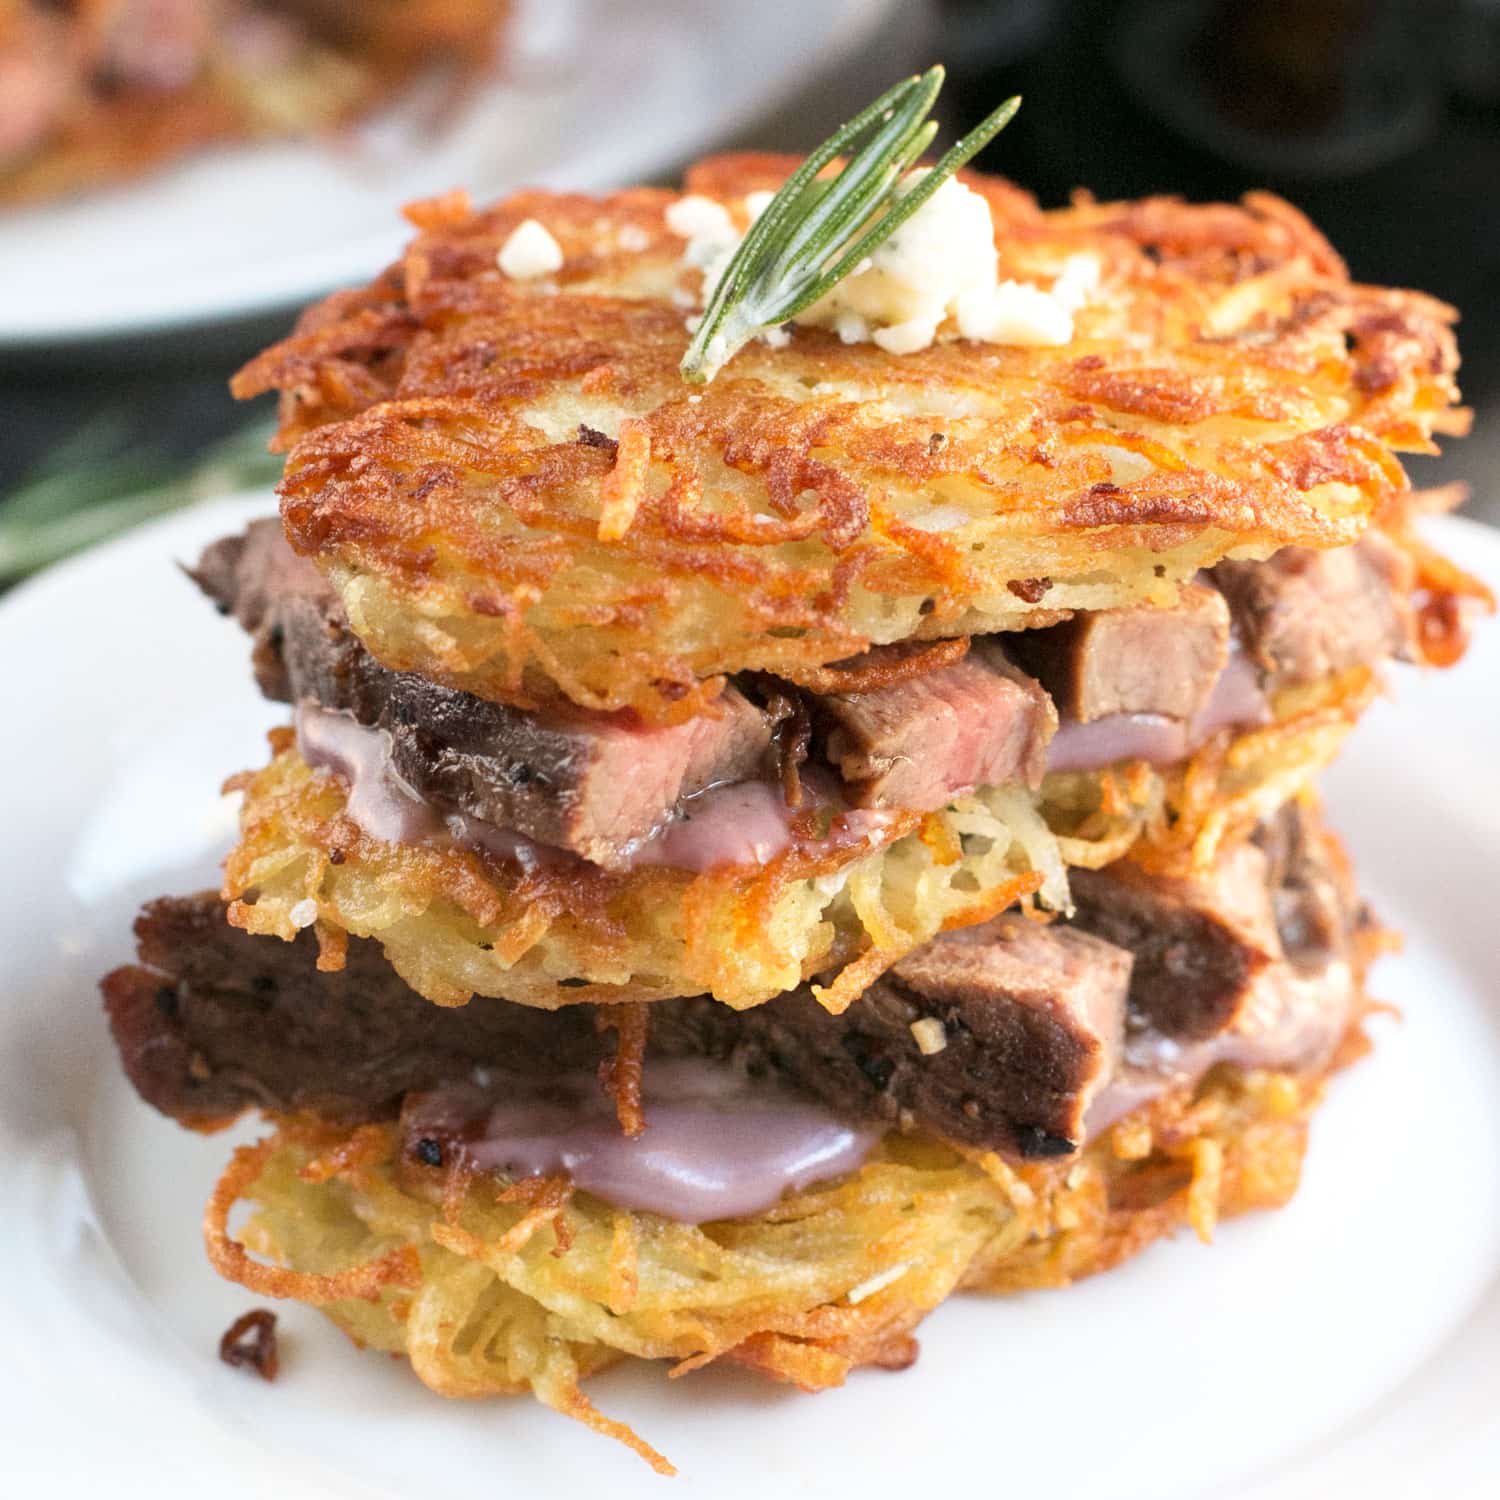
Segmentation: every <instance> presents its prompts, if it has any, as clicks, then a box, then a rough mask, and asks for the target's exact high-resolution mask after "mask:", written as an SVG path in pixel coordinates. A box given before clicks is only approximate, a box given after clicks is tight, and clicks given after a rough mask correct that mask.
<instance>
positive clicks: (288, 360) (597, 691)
mask: <svg viewBox="0 0 1500 1500" xmlns="http://www.w3.org/2000/svg"><path fill="white" fill-rule="evenodd" d="M790 165H791V162H790V160H789V159H786V158H774V157H762V156H739V157H726V158H718V159H712V160H709V161H707V162H704V163H702V164H700V165H699V166H698V167H697V168H695V169H694V170H693V171H692V172H691V173H690V174H689V177H688V182H687V186H688V188H689V189H690V190H692V191H695V192H698V193H704V194H708V195H711V196H713V197H715V198H716V199H718V200H720V201H721V202H722V203H724V204H725V205H726V206H727V207H728V208H729V210H730V211H731V212H732V213H733V215H734V216H735V218H736V221H737V222H738V223H740V224H744V223H745V222H746V210H745V203H744V200H745V195H746V194H747V193H748V192H751V191H754V190H759V189H762V188H765V187H767V186H774V185H775V184H776V183H777V182H778V181H779V180H780V178H781V177H782V176H783V175H784V174H785V173H786V172H787V170H788V169H789V167H790ZM966 180H967V181H968V182H969V183H970V185H971V186H973V187H974V188H975V189H976V190H977V191H979V192H981V193H982V194H983V195H984V197H985V198H986V199H987V201H988V203H989V206H990V209H991V213H992V217H993V220H994V224H995V237H996V242H997V245H998V249H999V256H1000V274H1001V276H1002V277H1010V278H1015V279H1019V280H1022V281H1030V282H1033V283H1037V282H1040V283H1042V284H1048V283H1050V280H1051V279H1052V278H1054V277H1055V276H1057V275H1058V274H1059V272H1060V270H1061V268H1062V265H1063V263H1064V262H1065V261H1066V259H1067V258H1068V257H1069V256H1074V255H1078V254H1080V253H1082V254H1087V255H1090V256H1093V257H1094V258H1095V259H1097V261H1098V263H1099V265H1100V268H1101V283H1100V287H1099V291H1098V293H1097V296H1096V297H1095V298H1094V299H1093V300H1092V301H1090V302H1089V303H1088V304H1087V305H1086V306H1084V307H1083V309H1082V310H1081V311H1080V312H1079V313H1078V315H1077V319H1076V330H1075V337H1074V339H1073V341H1072V342H1071V343H1070V344H1068V345H1067V346H1065V347H1061V348H1045V349H1038V348H1021V347H1009V346H1001V345H995V344H986V343H976V342H959V341H948V342H940V343H938V344H935V345H934V346H933V347H931V348H928V349H925V350H922V351H920V352H918V353H914V354H907V355H900V356H897V355H891V354H888V353H886V352H884V351H883V350H881V349H879V348H877V347H875V346H873V345H868V344H857V345H849V346H846V345H843V344H841V343H840V341H839V340H838V338H837V337H835V336H834V335H833V334H831V333H828V332H825V331H822V330H816V329H797V330H795V331H794V333H793V335H792V337H791V339H790V341H789V342H788V343H786V344H785V346H784V347H780V348H774V349H773V348H770V347H768V346H766V345H764V344H754V345H751V346H750V347H749V348H747V349H745V350H744V351H743V352H742V353H741V354H740V355H738V356H737V357H736V358H735V359H734V360H733V361H732V362H731V364H730V365H729V366H728V367H727V368H726V369H725V370H724V372H723V373H722V374H721V375H720V376H719V377H718V378H717V379H716V380H715V381H714V382H713V383H712V384H711V385H710V386H708V387H707V388H706V389H704V390H690V389H689V387H687V386H686V385H685V384H684V383H683V382H682V380H681V378H680V377H679V375H678V372H677V365H678V361H679V360H680V358H681V356H682V353H683V351H684V349H685V347H686V344H687V339H688V334H687V331H686V328H685V326H684V318H685V311H684V309H685V307H690V306H691V305H692V303H693V300H694V297H695V296H696V294H697V292H698V288H699V281H700V273H699V272H697V271H688V270H684V269H683V265H682V261H681V254H682V250H683V244H684V242H683V241H682V240H681V239H680V238H679V237H678V236H677V235H676V234H674V233H673V232H672V230H671V229H670V228H669V227H668V225H667V222H666V218H665V214H666V210H667V209H668V207H669V206H670V205H671V204H672V203H673V202H674V201H676V197H677V195H675V194H673V193H671V192H667V191H663V190H657V189H636V190H632V191H627V192H622V193H617V194H615V195H612V196H610V197H605V198H588V197H582V196H578V195H562V194H553V193H546V192H541V191H527V192H522V193H518V194H516V195H515V196H514V197H512V198H509V199H507V200H506V201H504V202H503V203H501V204H499V205H497V206H495V207H493V208H489V209H485V210H477V211H476V210H474V209H472V208H471V207H470V205H469V203H468V201H467V199H466V198H464V197H463V196H462V195H453V196H450V197H448V198H445V199H441V200H437V201H434V202H429V203H425V204H420V205H417V206H415V207H414V208H413V209H412V210H411V217H412V219H413V221H414V222H415V224H416V225H417V227H418V230H419V233H418V234H417V237H416V238H415V240H414V241H413V242H412V243H411V245H410V247H409V248H408V250H407V251H406V253H405V255H404V256H403V258H402V259H401V260H400V261H399V262H398V263H397V264H396V265H395V266H393V267H391V268H390V269H389V270H387V271H386V272H385V273H384V274H383V275H382V276H380V277H379V278H378V279H377V280H376V281H375V282H374V283H372V284H371V285H370V286H368V287H366V288H363V289H360V290H356V291H349V292H343V293H339V294H337V295H335V296H333V297H331V298H329V299H328V300H327V301H326V302H324V303H322V304H321V305H319V306H317V307H314V308H313V309H311V310H310V311H309V312H308V313H306V314H305V315H304V317H303V319H302V321H301V323H300V324H299V326H298V329H297V331H296V332H295V333H294V334H293V336H292V337H290V338H289V339H287V340H285V341H284V342H282V343H280V344H278V345H276V346H275V347H274V348H272V349H270V350H268V351H267V352H266V353H264V354H262V355H261V356H260V357H259V358H258V359H256V360H255V361H254V362H253V363H252V364H250V365H249V366H248V367H247V368H246V369H245V370H243V371H242V372H241V373H240V375H239V376H238V378H237V380H236V383H235V389H236V391H237V392H238V394H240V395H242V396H250V395H254V394H256V393H258V392H261V391H266V390H271V389H276V390H279V391H281V392H282V428H281V434H280V442H281V444H282V445H283V446H285V447H287V448H289V449H290V453H289V458H288V462H287V469H286V475H285V478H284V480H283V483H282V486H281V496H282V514H283V517H284V520H285V523H286V527H287V532H288V535H289V537H290V538H291V540H292V542H293V544H294V545H295V546H296V547H297V548H298V549H299V550H300V551H302V552H304V553H306V554H308V555H310V556H314V557H316V558H317V560H318V562H319V563H320V565H321V566H322V567H323V568H324V569H325V570H326V571H327V573H328V575H329V576H330V578H331V579H332V580H333V581H334V583H335V584H336V586H337V587H338V589H339V592H340V594H341V596H342V598H343V601H344V604H345V607H346V609H347V611H348V614H349V618H350V621H351V623H352V624H353V627H354V629H355V630H356V631H357V632H358V633H359V634H360V635H361V637H362V638H363V639H364V640H365V641H366V643H367V644H368V645H369V646H370V647H371V649H372V650H373V651H374V652H375V654H376V655H377V656H379V657H380V658H381V660H383V661H384V662H386V663H387V664H388V665H389V666H392V667H395V668H398V669H402V670H411V671H417V672H420V673H422V674H423V675H425V676H428V677H430V678H432V679H434V680H436V681H439V682H443V683H447V684H449V685H451V686H455V687H459V688H463V689H466V690H468V691H471V692H474V693H476V694H479V695H480V696H485V697H490V698H495V699H500V700H503V701H508V702H514V703H519V704H528V703H535V702H538V701H542V700H545V699H546V698H548V697H552V696H556V695H557V694H563V695H566V696H567V697H569V698H571V699H573V700H575V701H577V702H579V703H583V704H586V705H589V706H592V707H597V708H618V707H622V706H626V705H630V706H633V707H635V708H637V709H638V710H640V711H641V712H642V713H644V714H647V715H648V716H650V717H652V718H654V719H657V720H661V719H666V718H671V717H673V716H680V715H683V714H685V713H687V712H689V711H691V710H692V709H693V708H695V707H697V706H699V705H700V704H701V703H702V701H703V700H704V698H705V697H706V696H708V695H711V694H712V693H713V692H715V691H717V686H718V682H719V679H720V674H723V673H726V672H731V671H735V670H740V669H767V670H770V671H774V672H776V673H778V674H780V675H782V676H784V677H787V678H790V679H792V680H793V681H803V680H807V679H808V678H809V677H810V676H811V675H813V674H815V673H816V671H817V669H818V668H820V667H822V666H823V665H825V664H826V663H829V662H831V661H835V660H838V659H841V658H844V657H848V656H850V655H852V654H854V653H857V652H859V651H861V650H863V649H865V648H866V647H868V646H869V645H871V644H872V643H876V642H888V641H893V640H898V639H904V638H907V637H911V636H914V635H916V636H929V637H938V636H950V635H957V634H962V633H969V632H980V631H990V630H996V629H1015V628H1021V627H1025V626H1028V625H1035V624H1039V623H1046V622H1047V621H1048V620H1051V619H1055V618H1056V617H1057V615H1058V612H1059V611H1067V610H1073V609H1097V608H1103V607H1107V606H1111V605H1116V604H1120V603H1122V602H1126V601H1129V600H1133V599H1142V598H1149V599H1154V600H1158V601H1162V602H1170V600H1171V599H1172V598H1174V597H1175V586H1176V583H1177V582H1178V581H1179V580H1181V579H1183V578H1185V577H1188V576H1190V575H1191V574H1192V573H1193V572H1194V570H1196V569H1197V568H1199V567H1202V566H1204V565H1205V564H1208V563H1211V562H1213V561H1214V560H1216V559H1218V558H1220V557H1223V556H1225V555H1230V554H1232V555H1235V556H1264V555H1266V554H1268V553H1270V552H1271V551H1274V550H1275V549H1276V548H1278V547H1280V546H1283V545H1286V544H1289V543H1300V544H1306V545H1311V546H1317V547H1326V546H1336V545H1341V544H1344V543H1347V542H1349V541H1351V540H1353V539H1354V538H1355V537H1356V536H1357V535H1358V533H1359V531H1360V530H1361V528H1362V526H1363V525H1364V524H1365V521H1366V520H1367V518H1368V517H1369V515H1370V514H1371V512H1372V510H1373V509H1374V508H1375V507H1376V505H1377V504H1379V503H1380V502H1381V501H1382V500H1383V499H1385V498H1387V497H1389V496H1390V495H1392V494H1394V493H1396V492H1397V491H1399V490H1401V489H1402V488H1404V486H1405V483H1406V481H1405V477H1404V475H1403V473H1402V471H1401V469H1400V466H1399V464H1398V463H1397V461H1396V460H1395V458H1394V457H1393V453H1394V452H1396V451H1399V450H1411V451H1429V450H1430V449H1431V447H1432V441H1431V439H1432V434H1433V433H1434V432H1435V431H1445V430H1446V431H1457V430H1461V428H1462V425H1463V421H1462V418H1463V416H1464V414H1463V413H1462V412H1460V411H1456V410H1455V409H1454V408H1453V403H1454V402H1455V401H1456V399H1457V390H1456V387H1455V384H1454V380H1453V371H1454V369H1455V367H1456V363H1457V356H1456V352H1455V346H1454V341H1453V338H1452V333H1451V328H1450V324H1451V322H1452V321H1453V318H1454V314H1453V312H1452V310H1451V309H1449V308H1447V307H1446V306H1444V305H1443V304H1441V303H1439V302H1436V301H1434V300H1432V299H1431V298H1428V297H1425V296H1422V295H1420V294H1418V293H1414V292H1404V291H1391V290H1386V289H1383V288H1376V287H1366V286H1360V285H1357V284H1355V283H1352V282H1351V281H1350V279H1349V277H1348V274H1347V272H1346V271H1345V269H1344V267H1343V265H1342V264H1341V262H1340V261H1339V259H1338V258H1337V256H1336V255H1335V254H1334V253H1333V251H1332V250H1331V249H1330V248H1329V246H1328V245H1327V244H1326V242H1325V241H1324V240H1323V239H1322V238H1321V236H1320V235H1319V234H1318V233H1317V231H1316V230H1314V229H1313V228H1312V226H1311V225H1310V224H1308V223H1307V221H1306V220H1304V219H1303V218H1302V217H1301V216H1300V215H1299V214H1298V213H1297V212H1296V211H1295V210H1293V209H1292V208H1290V207H1289V206H1288V205H1287V204H1285V203H1282V202H1281V201H1280V200H1278V199H1275V198H1272V197H1269V196H1268V195H1265V194H1255V195H1251V196H1250V197H1248V198H1247V199H1246V200H1245V202H1244V203H1243V204H1242V205H1239V206H1231V205H1223V204H1209V205H1188V204H1184V203H1180V202H1178V201H1176V200H1173V199H1166V198H1155V199H1147V200H1143V201H1140V202H1134V203H1113V204H1098V203H1094V202H1092V201H1089V200H1087V199H1081V200H1079V201H1078V202H1076V203H1075V204H1074V205H1073V206H1071V207H1069V208H1066V209H1060V210H1055V211H1046V212H1044V211H1042V210H1040V209H1038V208H1037V206H1036V205H1035V203H1034V202H1033V201H1032V199H1031V198H1030V197H1028V196H1027V195H1026V194H1024V193H1021V192H1019V191H1018V190H1017V189H1015V188H1013V187H1011V186H1009V185H1008V184H1006V183H1004V182H1002V181H999V180H997V179H991V178H984V177H980V176H977V175H970V176H969V177H968V178H967V179H966ZM527 219H535V220H538V221H539V222H540V223H541V224H542V225H543V226H544V227H545V228H546V230H547V231H548V233H549V234H551V235H552V236H553V238H554V239H555V240H556V242H557V244H558V245H559V247H560V248H561V251H562V257H563V263H562V267H561V270H560V271H558V272H557V273H556V274H555V275H545V276H540V277H533V278H529V279H524V280H515V279H511V278H509V277H508V276H506V275H505V274H503V273H502V272H501V270H500V269H499V268H498V265H497V254H498V251H499V250H500V248H501V247H502V246H503V245H504V244H505V243H506V241H507V239H508V238H509V236H510V235H511V233H512V232H513V231H514V230H515V229H516V228H517V227H518V226H519V225H520V224H521V223H523V222H524V221H525V220H527Z"/></svg>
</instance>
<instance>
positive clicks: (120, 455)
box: [0, 412, 282, 583]
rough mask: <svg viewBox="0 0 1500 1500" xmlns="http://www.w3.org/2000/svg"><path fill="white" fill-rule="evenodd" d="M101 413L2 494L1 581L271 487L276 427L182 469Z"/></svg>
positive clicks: (254, 430)
mask: <svg viewBox="0 0 1500 1500" xmlns="http://www.w3.org/2000/svg"><path fill="white" fill-rule="evenodd" d="M129 427H130V424H129V423H128V422H127V421H126V420H125V419H124V417H123V416H121V415H120V414H119V413H114V412H111V413H105V414H103V415H101V416H99V417H98V418H96V419H94V420H93V421H90V422H88V423H86V424H85V425H84V426H83V427H81V428H79V430H78V431H77V432H75V433H74V434H73V436H72V437H70V438H68V439H67V440H66V441H65V442H62V443H59V444H58V445H57V447H55V448H54V449H53V450H52V451H51V452H50V453H49V454H48V455H47V456H46V457H45V458H44V459H43V460H42V461H41V462H40V463H38V464H37V465H36V466H35V467H34V468H33V469H32V470H31V471H30V472H29V473H28V474H26V475H24V476H23V477H22V479H21V481H20V482H19V483H18V484H17V485H16V487H15V488H14V489H13V490H11V492H10V493H9V494H7V495H4V496H0V583H13V582H15V581H16V580H17V579H18V578H23V577H25V576H26V575H27V574H28V573H34V572H36V571H37V570H38V569H39V568H45V567H46V566H47V565H48V564H49V563H54V562H57V561H58V560H59V559H61V558H64V557H67V556H69V555H70V554H71V553H74V552H78V551H81V550H82V549H83V548H85V547H91V546H93V545H94V544H95V543H96V542H102V541H104V540H105V539H106V538H108V537H111V536H114V535H115V534H116V533H117V532H120V531H125V530H127V529H128V528H129V527H131V526H134V525H136V524H138V523H139V522H141V521H149V520H151V519H152V518H153V517H155V516H161V515H166V514H167V513H168V512H169V511H174V510H179V509H181V508H182V507H183V506H184V505H191V504H192V503H193V502H194V501H195V500H207V499H210V498H212V497H214V496H217V495H229V494H233V493H234V492H235V491H236V490H244V489H252V488H254V487H255V486H257V485H267V484H271V483H273V482H274V481H275V480H276V479H278V478H279V477H280V475H281V463H282V461H281V459H280V458H279V457H277V456H275V455H273V454H270V453H267V452H266V444H267V443H268V442H269V441H270V439H271V433H272V432H273V431H274V428H275V423H274V421H272V420H269V419H267V420H264V421H257V422H252V423H250V424H248V425H246V426H245V427H243V428H241V429H240V430H239V431H238V432H234V433H231V434H230V435H229V436H228V437H227V438H224V439H222V440H221V441H219V442H217V443H215V444H213V445H212V446H211V447H208V448H205V449H204V450H203V452H201V453H200V454H198V455H197V456H196V457H195V458H193V459H191V460H187V461H186V462H184V461H183V460H182V459H175V458H173V457H171V456H170V455H168V454H167V453H165V452H163V451H161V450H158V449H154V448H151V447H149V446H147V445H145V444H142V443H139V442H132V441H131V440H130V438H129V436H128V433H129Z"/></svg>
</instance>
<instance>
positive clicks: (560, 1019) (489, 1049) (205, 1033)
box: [102, 892, 600, 1125]
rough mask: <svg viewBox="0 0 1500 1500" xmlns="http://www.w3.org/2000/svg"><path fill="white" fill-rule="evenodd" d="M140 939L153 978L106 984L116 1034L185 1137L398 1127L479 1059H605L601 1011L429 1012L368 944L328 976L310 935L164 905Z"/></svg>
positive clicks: (199, 906)
mask: <svg viewBox="0 0 1500 1500" xmlns="http://www.w3.org/2000/svg"><path fill="white" fill-rule="evenodd" d="M135 932H136V940H137V952H138V957H139V960H140V961H139V963H138V964H135V965H131V966H128V967H125V968H120V969H116V970H115V971H114V972H113V973H111V974H109V975H107V976H106V978H105V979H104V981H103V986H102V988H103V991H104V1003H105V1009H106V1011H107V1012H108V1014H109V1022H110V1029H111V1031H112V1032H113V1033H114V1038H115V1044H116V1046H117V1047H118V1048H119V1051H120V1057H121V1060H122V1062H123V1063H124V1066H125V1072H126V1073H127V1074H128V1075H129V1078H130V1081H131V1082H132V1083H133V1084H134V1085H135V1088H136V1091H137V1092H138V1093H139V1094H140V1095H141V1097H142V1098H143V1099H144V1100H145V1101H146V1102H147V1103H148V1104H150V1105H152V1106H153V1107H154V1108H156V1109H158V1110H160V1111H161V1112H162V1113H163V1114H168V1115H171V1116H173V1117H174V1118H176V1119H178V1120H181V1121H182V1122H183V1123H184V1124H189V1125H206V1124H214V1123H219V1122H227V1121H228V1120H231V1119H233V1118H234V1117H235V1116H236V1115H238V1114H240V1113H241V1112H242V1111H244V1110H246V1109H252V1108H259V1109H269V1110H278V1111H291V1110H304V1109H306V1110H314V1111H316V1112H317V1113H319V1114H321V1115H325V1116H328V1117H330V1118H332V1119H335V1120H339V1121H345V1122H348V1123H357V1122H359V1121H362V1120H368V1119H372V1118H380V1117H382V1116H387V1115H394V1114H395V1112H396V1110H397V1109H398V1108H399V1106H400V1102H401V1096H402V1095H403V1094H404V1093H406V1092H407V1091H408V1090H411V1089H427V1088H435V1087H437V1086H438V1085H440V1084H443V1083H447V1082H449V1081H451V1080H452V1079H453V1078H455V1077H464V1076H466V1075H467V1074H468V1072H469V1070H470V1068H472V1067H473V1065H474V1063H475V1061H476V1059H484V1058H504V1059H506V1060H507V1061H508V1062H511V1063H513V1064H514V1065H515V1066H516V1067H517V1068H524V1069H526V1070H528V1071H536V1072H546V1071H565V1070H567V1069H570V1068H578V1067H588V1066H590V1065H592V1064H593V1063H595V1062H597V1060H598V1058H599V1055H600V1053H599V1043H598V1039H597V1038H596V1036H595V1033H594V1024H593V1017H592V1014H591V1008H590V1007H588V1006H575V1007H573V1008H572V1009H566V1008H565V1009H563V1010H560V1011H558V1012H556V1013H552V1012H548V1011H542V1010H537V1009H534V1008H533V1007H531V1006H526V1005H508V1004H505V1003H503V1002H495V1003H492V1004H480V1005H465V1006H459V1007H456V1008H449V1007H444V1006H437V1005H431V1004H429V1003H428V1002H427V1001H425V1000H423V999H421V997H420V996H418V995H417V994H415V993H414V992H413V991H412V990H410V989H408V988H407V986H406V984H405V982H404V981H403V980H402V979H401V978H400V976H399V975H398V974H397V973H396V971H395V970H394V969H393V968H391V966H390V964H389V963H388V962H387V961H386V959H385V956H384V955H383V954H382V952H381V950H380V945H379V944H378V943H375V942H369V941H366V940H363V939H351V941H350V943H349V949H348V959H347V962H346V963H345V965H344V967H343V968H342V969H340V970H337V971H335V972H332V973H323V972H320V971H319V970H318V968H317V962H316V961H317V941H316V939H314V938H313V936H312V934H311V933H310V932H307V933H303V934H302V935H301V936H299V937H298V938H297V940H296V942H295V943H283V942H279V941H271V940H269V939H266V938H260V937H252V936H250V935H249V934H248V933H244V932H241V931H239V930H238V929H237V928H234V927H231V926H230V925H229V922H228V919H227V918H226V916H225V912H224V906H223V903H222V902H221V901H220V900H219V898H218V897H217V896H216V895H214V894H212V893H208V892H206V893H204V894H202V895H198V896H189V897H167V898H164V899H163V900H160V901H153V902H151V903H150V904H149V905H147V906H146V907H145V908H144V910H143V911H142V912H141V914H140V916H139V917H138V918H137V919H136V923H135Z"/></svg>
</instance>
